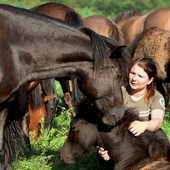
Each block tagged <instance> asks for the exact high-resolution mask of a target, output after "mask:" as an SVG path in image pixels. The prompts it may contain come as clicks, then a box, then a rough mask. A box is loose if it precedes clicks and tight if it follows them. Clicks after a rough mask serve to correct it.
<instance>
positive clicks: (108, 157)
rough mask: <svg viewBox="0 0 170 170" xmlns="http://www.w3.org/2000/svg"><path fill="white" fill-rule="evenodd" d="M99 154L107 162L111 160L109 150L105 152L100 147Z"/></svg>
mask: <svg viewBox="0 0 170 170" xmlns="http://www.w3.org/2000/svg"><path fill="white" fill-rule="evenodd" d="M98 154H99V155H100V156H101V157H102V158H103V159H104V160H105V161H108V160H109V159H110V156H109V154H108V151H107V150H104V148H102V147H100V148H99V151H98Z"/></svg>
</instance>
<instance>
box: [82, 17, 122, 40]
mask: <svg viewBox="0 0 170 170" xmlns="http://www.w3.org/2000/svg"><path fill="white" fill-rule="evenodd" d="M83 24H84V26H85V27H87V28H90V29H92V30H93V31H95V32H96V33H98V34H100V35H103V36H106V37H109V38H113V39H116V40H117V41H119V42H120V43H123V42H124V40H123V34H122V32H121V30H120V28H119V27H118V25H117V24H116V23H114V22H112V21H111V20H110V19H108V18H107V17H105V16H103V15H92V16H88V17H86V18H84V19H83Z"/></svg>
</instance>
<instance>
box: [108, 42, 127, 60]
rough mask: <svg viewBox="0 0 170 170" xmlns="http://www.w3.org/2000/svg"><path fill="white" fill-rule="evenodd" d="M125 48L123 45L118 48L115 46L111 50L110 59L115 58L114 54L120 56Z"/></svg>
mask: <svg viewBox="0 0 170 170" xmlns="http://www.w3.org/2000/svg"><path fill="white" fill-rule="evenodd" d="M125 48H126V46H125V45H120V46H115V47H114V48H113V50H112V54H114V55H111V56H110V57H111V58H112V57H113V58H115V54H120V53H122V52H123V51H124V49H125Z"/></svg>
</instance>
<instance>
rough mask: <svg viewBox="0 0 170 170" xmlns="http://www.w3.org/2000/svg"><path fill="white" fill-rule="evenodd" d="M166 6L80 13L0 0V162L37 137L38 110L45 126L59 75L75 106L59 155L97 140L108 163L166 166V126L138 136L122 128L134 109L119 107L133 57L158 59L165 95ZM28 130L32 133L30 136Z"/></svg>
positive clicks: (7, 165)
mask: <svg viewBox="0 0 170 170" xmlns="http://www.w3.org/2000/svg"><path fill="white" fill-rule="evenodd" d="M169 13H170V8H162V9H160V10H157V11H155V12H152V13H149V14H146V15H142V14H140V13H138V12H135V11H126V12H123V13H121V14H119V15H117V16H116V17H115V18H114V19H113V20H110V19H108V18H107V17H104V16H101V15H94V16H90V17H86V18H82V17H81V16H80V15H79V14H78V13H77V12H76V11H75V10H74V9H73V8H72V7H69V6H67V5H63V4H59V3H46V4H42V5H40V6H37V7H34V8H32V9H30V10H27V9H21V8H17V7H12V6H10V5H5V4H1V5H0V26H1V29H0V49H1V50H0V54H1V55H0V56H1V58H0V60H1V62H0V79H1V81H0V94H1V95H0V119H1V124H0V168H1V169H11V161H12V160H13V159H15V157H16V150H17V146H18V145H20V146H21V147H23V148H25V147H28V146H30V141H29V140H30V139H35V140H36V139H37V138H38V137H39V135H40V128H41V123H40V119H41V118H44V119H45V125H46V128H47V129H50V128H51V126H52V121H53V118H54V115H55V112H56V110H57V104H58V100H59V98H58V96H57V93H56V87H55V80H58V81H59V82H60V83H61V87H62V89H63V92H64V93H65V94H68V93H69V94H70V97H71V98H70V99H69V100H70V101H68V103H69V104H70V105H69V106H70V107H75V112H76V114H75V115H76V116H74V117H73V118H72V121H71V124H70V133H69V135H68V137H67V139H66V141H65V143H64V145H63V147H62V148H61V152H60V156H61V159H62V160H63V161H64V162H65V163H74V162H75V161H76V160H77V159H78V158H79V157H80V156H81V155H82V154H84V153H85V152H88V151H90V150H91V149H93V148H95V147H96V146H103V147H104V148H106V149H107V150H109V154H110V155H111V160H112V161H113V162H114V163H113V166H112V167H111V168H112V169H115V170H117V169H122V170H123V169H134V170H135V169H136V170H137V169H143V170H144V169H147V168H148V167H149V168H150V170H151V169H161V168H162V169H169V168H170V160H169V158H170V144H169V141H168V139H167V136H166V134H165V133H164V132H163V131H162V130H161V129H159V130H157V131H156V132H149V131H146V132H145V133H143V134H142V135H140V136H139V137H134V136H132V135H131V134H130V133H128V130H127V127H128V125H129V124H130V122H132V121H133V120H137V119H138V117H137V116H135V115H136V114H135V113H134V111H133V110H126V111H125V110H124V106H123V103H122V94H121V86H122V85H123V84H125V83H126V82H127V79H128V72H129V69H130V66H131V62H132V60H133V59H135V58H136V57H138V56H149V57H152V58H153V59H154V60H155V62H156V64H157V69H158V75H157V89H158V90H160V91H161V93H162V94H163V95H164V96H165V97H166V89H165V86H164V84H165V83H168V78H169V74H168V73H169V59H170V54H169V52H170V50H169V44H170V43H169V37H170V32H169V31H170V30H169V29H170V25H169V23H168V22H169V17H168V16H169V15H170V14H169ZM162 18H164V19H162ZM153 21H154V22H153ZM155 21H157V22H155ZM133 24H134V25H133ZM131 31H133V32H131ZM2 58H3V60H2ZM11 80H13V81H11ZM70 84H71V85H72V87H71V88H70ZM167 100H168V99H167ZM30 131H34V132H35V135H34V136H31V133H30V136H29V133H28V132H30ZM89 132H90V133H89ZM13 141H16V142H13ZM23 150H24V149H23ZM23 152H24V151H23ZM23 154H24V153H23Z"/></svg>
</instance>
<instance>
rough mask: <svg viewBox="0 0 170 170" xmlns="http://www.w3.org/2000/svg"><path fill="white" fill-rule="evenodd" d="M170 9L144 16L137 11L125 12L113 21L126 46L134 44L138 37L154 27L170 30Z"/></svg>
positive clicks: (162, 9)
mask: <svg viewBox="0 0 170 170" xmlns="http://www.w3.org/2000/svg"><path fill="white" fill-rule="evenodd" d="M169 16H170V7H167V8H161V9H158V10H156V11H154V12H151V13H149V14H145V15H142V14H140V13H139V12H136V11H125V12H122V13H120V14H118V15H117V16H116V17H115V18H113V21H114V22H115V23H116V24H118V26H119V27H120V29H121V31H122V33H123V35H124V39H125V44H128V43H130V42H132V41H133V40H134V39H135V37H136V35H137V34H139V33H141V32H142V31H144V30H147V29H149V28H152V27H158V28H161V29H164V30H170V17H169Z"/></svg>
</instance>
